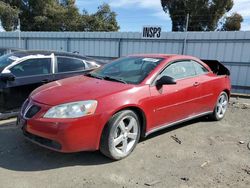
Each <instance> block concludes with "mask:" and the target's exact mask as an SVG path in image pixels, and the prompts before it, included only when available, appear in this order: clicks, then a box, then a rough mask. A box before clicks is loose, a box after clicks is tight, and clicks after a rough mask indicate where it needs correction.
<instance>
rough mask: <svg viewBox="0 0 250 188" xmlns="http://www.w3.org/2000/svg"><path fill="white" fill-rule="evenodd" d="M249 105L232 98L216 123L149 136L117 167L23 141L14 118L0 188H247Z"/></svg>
mask: <svg viewBox="0 0 250 188" xmlns="http://www.w3.org/2000/svg"><path fill="white" fill-rule="evenodd" d="M249 104H250V100H244V103H241V102H240V100H236V99H233V100H232V103H231V105H230V108H229V110H228V112H227V114H226V117H225V119H224V120H222V121H220V122H211V121H208V120H207V119H206V118H200V119H196V120H193V121H189V122H187V123H184V124H181V125H179V126H175V127H172V128H168V129H165V130H163V131H160V132H158V133H156V134H153V135H151V136H150V137H148V138H147V139H145V140H143V141H141V142H140V143H139V144H138V146H137V147H136V149H135V151H134V152H133V153H132V155H131V156H129V157H128V158H126V159H124V160H121V161H118V162H113V161H111V160H109V159H107V158H106V157H104V156H103V155H101V154H100V153H99V152H81V153H74V154H61V153H57V152H53V151H49V150H47V149H44V148H41V147H39V146H37V145H34V144H32V143H30V142H28V141H26V140H25V139H24V138H23V136H22V133H21V131H20V130H18V129H17V128H16V127H15V123H14V119H11V120H8V121H2V122H0V187H5V188H8V187H11V188H13V187H21V188H29V187H32V188H34V187H36V188H38V187H58V188H61V187H237V188H238V187H250V150H249V149H248V147H247V144H248V143H249V142H250V105H249ZM173 138H177V139H176V140H177V141H178V140H179V141H181V143H178V142H176V141H175V140H174V139H173Z"/></svg>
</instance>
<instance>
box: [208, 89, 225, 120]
mask: <svg viewBox="0 0 250 188" xmlns="http://www.w3.org/2000/svg"><path fill="white" fill-rule="evenodd" d="M227 107H228V95H227V93H226V92H224V91H223V92H221V94H220V95H219V97H218V99H217V102H216V106H215V108H214V111H213V113H212V114H211V115H210V118H211V119H213V120H215V121H219V120H221V119H223V118H224V116H225V113H226V110H227Z"/></svg>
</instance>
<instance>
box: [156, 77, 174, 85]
mask: <svg viewBox="0 0 250 188" xmlns="http://www.w3.org/2000/svg"><path fill="white" fill-rule="evenodd" d="M174 84H176V81H175V80H174V78H172V77H170V76H162V77H161V78H160V79H159V80H157V81H156V85H157V86H162V85H174Z"/></svg>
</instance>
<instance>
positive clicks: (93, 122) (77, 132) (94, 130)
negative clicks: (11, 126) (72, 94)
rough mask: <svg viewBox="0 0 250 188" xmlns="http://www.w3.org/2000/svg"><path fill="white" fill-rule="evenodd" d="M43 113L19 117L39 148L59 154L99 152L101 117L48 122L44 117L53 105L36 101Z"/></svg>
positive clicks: (27, 133) (25, 132) (21, 124)
mask: <svg viewBox="0 0 250 188" xmlns="http://www.w3.org/2000/svg"><path fill="white" fill-rule="evenodd" d="M32 103H33V104H35V105H38V106H40V107H41V110H40V111H39V112H38V113H37V114H35V115H34V116H33V117H32V118H30V119H28V118H26V117H25V116H24V115H23V113H22V112H23V109H22V110H21V113H20V115H19V118H18V124H19V126H20V127H22V130H23V133H24V136H25V137H26V138H27V139H29V140H30V141H32V142H33V143H36V144H38V145H40V146H43V147H46V148H49V149H51V150H55V151H59V152H78V151H94V150H98V149H99V141H100V135H101V131H102V127H103V126H104V124H105V123H103V121H102V118H101V115H90V116H85V117H81V118H74V119H48V118H43V115H44V114H45V113H46V112H47V110H48V109H49V108H50V107H51V106H47V105H44V104H39V103H36V102H33V101H32Z"/></svg>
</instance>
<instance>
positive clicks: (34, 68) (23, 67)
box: [10, 58, 51, 77]
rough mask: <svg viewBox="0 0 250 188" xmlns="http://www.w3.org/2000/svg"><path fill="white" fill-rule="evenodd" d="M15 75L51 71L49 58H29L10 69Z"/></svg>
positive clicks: (29, 74) (41, 73)
mask: <svg viewBox="0 0 250 188" xmlns="http://www.w3.org/2000/svg"><path fill="white" fill-rule="evenodd" d="M10 71H11V72H12V74H14V75H15V76H16V77H23V76H32V75H43V74H50V73H51V59H50V58H44V59H29V60H26V61H23V62H22V63H19V64H17V65H16V66H14V67H12V68H11V69H10Z"/></svg>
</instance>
